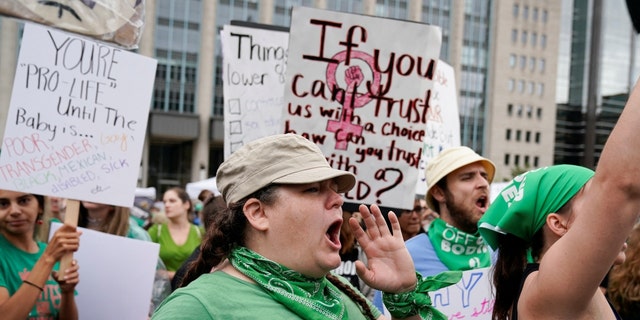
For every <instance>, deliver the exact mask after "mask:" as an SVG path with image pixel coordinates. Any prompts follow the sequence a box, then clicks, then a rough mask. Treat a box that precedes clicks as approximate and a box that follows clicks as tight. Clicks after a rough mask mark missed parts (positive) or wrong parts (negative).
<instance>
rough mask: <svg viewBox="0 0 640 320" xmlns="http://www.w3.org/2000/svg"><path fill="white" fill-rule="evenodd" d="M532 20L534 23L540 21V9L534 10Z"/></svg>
mask: <svg viewBox="0 0 640 320" xmlns="http://www.w3.org/2000/svg"><path fill="white" fill-rule="evenodd" d="M531 19H533V21H538V8H533V12H532V13H531Z"/></svg>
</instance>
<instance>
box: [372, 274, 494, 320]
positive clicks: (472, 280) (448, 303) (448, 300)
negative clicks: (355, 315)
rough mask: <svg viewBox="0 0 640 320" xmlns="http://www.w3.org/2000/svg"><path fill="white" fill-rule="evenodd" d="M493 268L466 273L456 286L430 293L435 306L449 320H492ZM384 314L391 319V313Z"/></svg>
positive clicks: (385, 310) (385, 311)
mask: <svg viewBox="0 0 640 320" xmlns="http://www.w3.org/2000/svg"><path fill="white" fill-rule="evenodd" d="M492 288H493V286H492V284H491V267H488V268H482V269H474V270H467V271H464V272H463V274H462V279H461V280H460V282H458V283H456V284H455V285H452V286H449V287H446V288H442V289H440V290H437V291H434V292H429V296H430V297H431V303H433V306H434V307H435V308H436V309H438V311H440V312H442V313H443V314H444V315H446V316H447V319H449V320H458V319H474V320H491V313H492V312H493V305H494V302H495V297H494V296H493V293H492ZM384 314H385V315H386V316H388V317H389V318H391V315H390V314H389V311H388V310H387V309H386V307H385V309H384Z"/></svg>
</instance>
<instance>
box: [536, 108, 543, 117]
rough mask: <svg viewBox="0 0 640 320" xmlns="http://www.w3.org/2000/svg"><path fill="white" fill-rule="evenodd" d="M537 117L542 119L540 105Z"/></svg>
mask: <svg viewBox="0 0 640 320" xmlns="http://www.w3.org/2000/svg"><path fill="white" fill-rule="evenodd" d="M536 117H537V118H538V119H542V108H540V107H538V110H536Z"/></svg>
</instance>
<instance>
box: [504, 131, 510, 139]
mask: <svg viewBox="0 0 640 320" xmlns="http://www.w3.org/2000/svg"><path fill="white" fill-rule="evenodd" d="M505 139H507V141H509V140H511V129H507V132H506V135H505Z"/></svg>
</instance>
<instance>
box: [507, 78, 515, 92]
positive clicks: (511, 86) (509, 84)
mask: <svg viewBox="0 0 640 320" xmlns="http://www.w3.org/2000/svg"><path fill="white" fill-rule="evenodd" d="M515 82H516V81H515V80H513V79H509V82H508V84H507V87H508V89H509V92H513V89H514V87H515Z"/></svg>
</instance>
